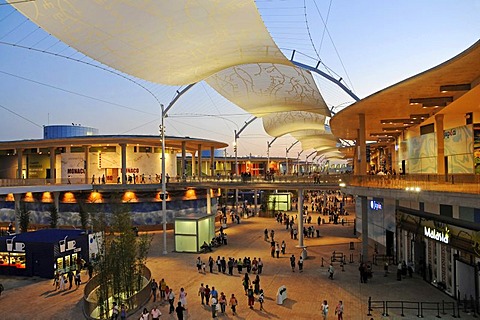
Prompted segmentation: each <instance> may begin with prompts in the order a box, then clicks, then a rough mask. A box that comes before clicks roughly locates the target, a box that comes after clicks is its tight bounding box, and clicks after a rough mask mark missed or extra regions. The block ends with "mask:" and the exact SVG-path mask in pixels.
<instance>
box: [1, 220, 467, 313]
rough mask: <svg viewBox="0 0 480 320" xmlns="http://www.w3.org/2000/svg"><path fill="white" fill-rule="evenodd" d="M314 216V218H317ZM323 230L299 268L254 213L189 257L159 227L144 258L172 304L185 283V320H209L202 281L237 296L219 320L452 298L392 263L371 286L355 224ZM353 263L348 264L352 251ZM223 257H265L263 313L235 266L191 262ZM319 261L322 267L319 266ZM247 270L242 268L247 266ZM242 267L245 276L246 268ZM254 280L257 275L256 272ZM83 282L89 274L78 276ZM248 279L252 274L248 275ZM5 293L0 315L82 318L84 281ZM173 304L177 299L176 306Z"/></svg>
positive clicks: (27, 285)
mask: <svg viewBox="0 0 480 320" xmlns="http://www.w3.org/2000/svg"><path fill="white" fill-rule="evenodd" d="M312 221H315V222H316V216H314V219H312ZM315 227H317V228H320V235H321V237H320V238H306V239H305V245H306V246H307V247H308V259H307V260H306V261H305V264H304V272H303V273H300V272H298V268H297V269H296V271H295V272H292V270H291V268H290V263H289V257H290V256H291V255H292V254H294V255H295V256H296V257H297V259H298V257H299V255H300V252H301V249H300V248H297V247H296V245H298V240H297V241H295V240H292V239H291V238H290V232H289V231H286V230H285V227H284V226H283V225H280V224H278V223H277V222H276V221H275V220H274V219H273V218H262V217H253V218H249V219H244V220H242V221H241V223H240V224H231V223H230V222H229V224H228V228H227V229H226V230H225V232H226V233H227V234H228V245H226V246H221V247H218V248H215V249H214V252H213V253H211V254H210V253H209V254H191V253H176V252H173V233H172V231H168V235H167V245H168V249H169V250H168V251H169V253H168V254H167V255H166V256H165V255H163V254H162V251H163V243H162V241H163V236H162V232H153V235H154V237H153V241H152V247H151V250H150V253H149V259H148V262H147V265H148V267H149V268H150V269H151V270H152V275H153V277H154V278H155V279H157V280H160V279H161V278H164V279H165V280H166V282H167V285H169V286H170V287H172V288H173V289H174V292H175V293H176V297H177V299H176V301H178V294H179V292H180V288H181V287H183V288H185V290H186V292H187V293H188V295H187V309H188V310H187V312H186V315H185V319H211V318H212V316H211V311H210V309H209V308H208V307H205V306H203V305H201V304H200V297H198V295H197V292H198V288H199V286H200V283H204V284H208V285H209V286H210V287H212V286H214V287H215V288H217V290H218V291H219V292H221V291H223V292H225V293H226V295H227V297H230V295H231V294H232V293H234V294H235V296H236V297H237V299H238V301H239V306H238V310H237V311H238V312H237V315H236V316H233V315H232V312H231V309H230V308H229V307H228V308H227V313H226V314H225V315H223V314H219V315H218V318H219V319H321V313H320V309H321V303H322V302H323V300H327V301H328V304H329V306H330V308H329V310H330V312H329V314H328V318H327V319H336V316H335V315H334V310H335V306H336V304H337V303H338V300H343V302H344V305H345V313H344V319H367V320H369V319H371V318H373V319H381V318H383V317H382V315H381V310H375V311H373V312H372V315H371V316H367V314H368V310H367V309H368V308H367V301H368V297H372V300H406V301H435V302H437V301H438V302H441V301H442V300H444V301H448V302H452V301H453V299H451V298H450V297H449V296H448V295H446V294H444V293H443V292H441V291H439V290H438V289H436V288H434V287H433V286H432V285H430V284H428V283H426V282H425V281H423V279H421V278H420V277H419V276H418V275H414V276H413V278H408V277H407V278H406V279H403V280H402V281H397V280H396V276H395V274H394V271H395V268H394V267H393V266H392V267H390V269H391V273H390V274H389V275H388V276H387V277H384V274H383V266H380V265H379V266H375V265H373V266H372V267H373V277H372V278H371V279H369V282H368V283H365V284H364V283H360V281H359V272H358V259H359V252H360V243H359V242H360V240H359V239H358V236H354V235H353V226H352V225H348V226H342V225H333V224H324V225H321V226H317V225H315ZM265 228H268V229H269V230H271V229H274V230H275V240H276V241H279V242H280V243H281V241H282V240H285V242H286V244H287V249H286V254H285V255H282V254H281V253H280V257H279V258H272V257H271V256H270V244H269V242H265V241H264V236H263V230H264V229H265ZM350 242H354V246H355V249H354V250H350ZM333 251H336V252H343V253H344V254H345V255H346V256H347V263H346V265H345V266H344V271H342V268H341V266H340V263H339V262H338V261H336V262H334V263H333V265H334V268H335V275H334V279H333V280H330V279H328V276H327V267H328V264H329V261H330V257H331V255H332V252H333ZM351 254H352V255H353V260H354V262H353V263H349V260H350V255H351ZM210 255H211V256H212V257H213V258H214V259H216V258H217V256H220V257H225V258H226V259H228V257H235V258H237V259H238V258H243V257H251V258H252V259H253V257H257V259H258V258H259V257H260V258H262V260H263V261H264V271H263V273H262V275H261V276H260V279H261V288H262V289H263V290H264V292H265V303H264V309H265V310H264V311H260V310H259V304H258V302H255V307H254V309H253V310H252V309H249V308H248V305H247V297H246V296H245V294H244V292H243V288H242V276H243V274H238V273H237V272H236V271H235V272H234V275H233V276H229V275H227V274H222V273H218V272H217V271H216V267H215V268H214V272H213V273H210V272H209V270H208V267H207V272H206V273H205V274H203V273H198V272H197V269H196V266H195V260H196V259H197V257H198V256H200V257H201V259H202V260H203V261H205V262H206V261H207V260H208V257H209V256H210ZM322 258H323V267H322ZM244 272H245V271H244ZM244 272H243V273H244ZM253 277H254V276H253ZM82 278H83V279H84V280H86V278H87V276H86V275H85V274H84V275H83V277H82ZM251 278H252V276H251ZM0 282H2V283H4V285H5V287H6V291H5V292H4V293H3V294H2V296H1V297H0V319H24V318H29V319H84V316H83V313H82V302H81V296H82V293H83V287H84V286H83V285H82V286H81V287H80V288H79V289H78V290H75V289H72V290H67V291H64V292H58V291H55V290H54V288H53V286H52V281H51V280H43V279H36V278H28V279H17V278H15V279H14V280H12V279H5V277H3V278H0ZM282 285H285V286H286V287H287V296H288V298H287V300H285V302H284V303H283V304H282V305H279V304H277V303H276V294H277V290H278V288H279V287H280V286H282ZM154 305H158V307H159V309H160V310H161V312H162V313H163V315H162V317H161V319H176V316H174V314H171V315H169V313H168V303H166V302H159V301H157V302H155V303H154V302H153V301H152V300H151V301H150V302H149V303H148V304H147V305H146V307H147V308H148V310H151V309H152V307H153V306H154ZM175 305H176V303H175ZM436 315H437V312H436V311H425V312H424V318H425V319H434V318H435V319H436V317H435V316H436ZM440 315H441V317H442V318H443V319H452V318H453V317H452V314H451V312H450V313H449V314H445V315H444V314H440ZM460 315H461V318H463V319H472V318H473V316H472V315H468V314H466V313H463V312H461V314H460ZM139 317H140V312H137V313H135V314H133V315H130V316H129V317H128V318H129V319H138V318H139ZM416 317H417V311H416V310H406V311H405V317H403V318H402V317H401V316H400V312H399V311H398V310H396V311H389V317H388V319H413V318H416Z"/></svg>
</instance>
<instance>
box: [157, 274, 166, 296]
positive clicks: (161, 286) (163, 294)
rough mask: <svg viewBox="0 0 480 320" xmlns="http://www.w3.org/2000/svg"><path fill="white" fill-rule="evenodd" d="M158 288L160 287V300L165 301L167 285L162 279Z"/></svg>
mask: <svg viewBox="0 0 480 320" xmlns="http://www.w3.org/2000/svg"><path fill="white" fill-rule="evenodd" d="M158 286H159V287H160V299H161V300H165V289H166V287H167V283H166V282H165V279H163V278H162V280H160V283H159V284H158Z"/></svg>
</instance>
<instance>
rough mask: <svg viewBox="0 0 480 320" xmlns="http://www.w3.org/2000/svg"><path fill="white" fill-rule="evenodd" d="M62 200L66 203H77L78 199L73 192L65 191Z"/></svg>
mask: <svg viewBox="0 0 480 320" xmlns="http://www.w3.org/2000/svg"><path fill="white" fill-rule="evenodd" d="M62 202H64V203H76V202H77V199H75V195H74V194H73V193H72V192H65V193H64V194H63V199H62Z"/></svg>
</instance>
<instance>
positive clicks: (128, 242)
mask: <svg viewBox="0 0 480 320" xmlns="http://www.w3.org/2000/svg"><path fill="white" fill-rule="evenodd" d="M128 209H129V206H128V205H127V204H118V203H117V204H112V205H111V211H112V214H111V217H108V216H107V215H105V214H103V213H102V212H100V213H99V214H98V215H96V216H95V217H94V219H92V220H95V221H93V226H94V228H95V229H96V228H98V227H100V228H102V229H101V230H102V232H103V243H102V244H101V246H100V248H101V249H100V254H99V256H98V259H97V264H96V266H95V268H96V270H97V274H98V277H99V283H100V287H99V290H97V297H98V304H99V309H100V314H101V318H106V317H107V316H108V310H110V308H111V307H110V305H109V304H110V303H111V300H110V298H111V297H113V301H116V302H117V303H125V304H126V305H127V307H128V308H129V309H130V310H132V309H134V308H135V307H136V306H130V305H129V300H128V298H129V297H131V296H132V295H134V294H135V293H136V292H138V291H140V290H141V289H142V288H143V287H144V286H145V285H146V283H145V282H144V279H145V278H144V277H143V269H144V267H145V263H146V259H147V253H148V249H149V247H150V242H151V239H152V238H151V236H149V235H146V234H144V235H141V236H139V237H137V236H136V235H135V232H134V230H133V229H132V221H131V214H130V210H128ZM107 218H110V219H108V220H107ZM109 222H110V225H109V226H108V228H109V229H110V232H109V233H108V235H107V232H106V231H107V229H108V228H107V225H108V224H109Z"/></svg>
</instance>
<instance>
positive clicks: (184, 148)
mask: <svg viewBox="0 0 480 320" xmlns="http://www.w3.org/2000/svg"><path fill="white" fill-rule="evenodd" d="M181 163H182V169H181V175H182V179H183V177H186V176H187V172H186V171H187V143H186V142H185V141H182V162H181Z"/></svg>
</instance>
